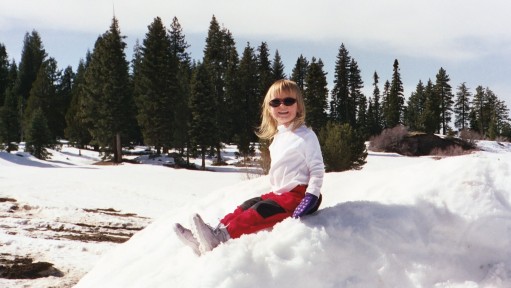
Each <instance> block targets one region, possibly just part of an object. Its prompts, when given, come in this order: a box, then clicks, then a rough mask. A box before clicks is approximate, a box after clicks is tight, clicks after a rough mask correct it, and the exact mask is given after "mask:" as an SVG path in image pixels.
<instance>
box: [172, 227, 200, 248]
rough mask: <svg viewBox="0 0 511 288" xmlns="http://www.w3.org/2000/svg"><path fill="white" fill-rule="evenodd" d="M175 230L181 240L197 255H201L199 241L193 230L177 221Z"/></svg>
mask: <svg viewBox="0 0 511 288" xmlns="http://www.w3.org/2000/svg"><path fill="white" fill-rule="evenodd" d="M174 232H176V235H177V238H179V240H181V242H183V243H184V244H185V245H186V246H189V247H191V248H192V249H193V252H195V254H197V256H200V254H201V253H200V249H199V241H197V239H195V237H194V236H193V233H192V231H190V230H189V229H186V228H185V227H183V225H181V224H179V223H176V224H175V225H174Z"/></svg>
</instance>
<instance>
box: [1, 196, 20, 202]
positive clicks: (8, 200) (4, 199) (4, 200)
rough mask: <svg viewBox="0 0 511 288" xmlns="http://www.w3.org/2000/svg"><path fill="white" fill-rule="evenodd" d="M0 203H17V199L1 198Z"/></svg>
mask: <svg viewBox="0 0 511 288" xmlns="http://www.w3.org/2000/svg"><path fill="white" fill-rule="evenodd" d="M0 202H17V201H16V199H12V198H4V197H0Z"/></svg>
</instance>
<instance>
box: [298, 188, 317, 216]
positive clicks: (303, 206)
mask: <svg viewBox="0 0 511 288" xmlns="http://www.w3.org/2000/svg"><path fill="white" fill-rule="evenodd" d="M316 202H318V196H316V195H313V194H310V193H305V197H303V199H302V202H300V204H299V205H298V207H296V209H295V211H294V212H293V218H300V217H302V216H303V215H307V213H308V212H309V211H310V210H311V209H312V208H313V207H314V205H316Z"/></svg>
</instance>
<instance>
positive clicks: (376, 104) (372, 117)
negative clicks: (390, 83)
mask: <svg viewBox="0 0 511 288" xmlns="http://www.w3.org/2000/svg"><path fill="white" fill-rule="evenodd" d="M379 79H380V77H379V76H378V73H376V71H375V72H374V74H373V97H372V98H370V99H369V107H368V108H367V118H368V121H369V122H368V125H369V134H370V135H371V136H373V135H379V134H380V133H381V131H382V130H383V120H382V105H381V103H380V88H379V87H378V81H379Z"/></svg>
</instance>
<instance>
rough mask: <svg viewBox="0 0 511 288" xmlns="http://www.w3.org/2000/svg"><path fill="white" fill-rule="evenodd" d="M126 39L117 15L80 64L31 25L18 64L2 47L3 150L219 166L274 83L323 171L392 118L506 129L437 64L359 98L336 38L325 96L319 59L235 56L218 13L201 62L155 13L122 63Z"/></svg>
mask: <svg viewBox="0 0 511 288" xmlns="http://www.w3.org/2000/svg"><path fill="white" fill-rule="evenodd" d="M124 39H125V37H124V36H123V35H122V34H121V31H120V28H119V23H118V21H117V19H116V18H113V20H112V24H111V26H110V28H109V29H108V30H107V31H106V32H105V33H103V34H102V35H100V36H99V37H98V39H97V41H96V43H95V45H94V49H93V51H92V52H88V53H87V55H86V56H85V58H84V59H81V60H80V63H79V65H78V67H77V69H76V71H73V69H72V67H67V68H65V69H63V70H62V69H59V68H58V66H57V62H56V60H55V59H54V58H52V57H49V56H48V55H47V53H46V51H45V50H44V47H43V43H42V40H41V38H40V36H39V34H38V33H37V31H35V30H34V31H32V32H31V33H27V34H26V35H25V39H24V43H23V51H22V55H21V60H20V62H19V63H15V61H14V60H13V61H9V60H8V55H7V51H6V47H5V46H4V45H3V44H1V43H0V105H1V107H0V143H5V144H4V145H5V146H6V147H5V148H6V149H7V150H11V149H14V147H12V145H13V143H17V142H20V141H26V146H27V148H28V149H29V150H30V151H32V153H34V155H36V156H37V157H40V158H44V157H45V149H44V148H45V147H47V146H48V145H51V144H53V143H54V142H55V141H56V139H68V140H69V141H71V142H72V143H74V144H75V145H77V146H85V145H92V146H94V147H95V148H96V149H99V150H101V151H102V152H103V153H104V157H105V158H108V157H110V156H111V155H113V159H114V160H115V161H118V162H119V161H121V157H122V155H121V154H122V153H121V151H122V150H121V147H126V146H129V145H133V144H142V143H143V144H145V145H150V146H154V147H155V149H156V150H157V151H158V153H163V152H167V151H168V150H169V149H171V148H173V149H176V150H178V151H180V153H182V154H183V155H185V153H186V155H188V152H194V153H197V152H198V153H200V154H201V155H202V158H203V159H204V158H205V156H206V154H207V153H212V152H211V151H214V153H215V155H216V157H217V161H221V153H220V151H221V143H235V144H237V146H238V148H239V151H240V153H241V154H244V155H247V154H249V153H250V152H251V151H253V149H254V147H252V146H251V145H253V144H251V143H255V142H257V141H258V139H257V137H256V136H255V134H254V130H255V129H256V127H257V126H258V125H259V121H260V119H259V117H260V109H261V101H262V99H263V97H264V95H265V93H266V90H267V89H268V87H269V86H270V85H271V84H272V83H273V82H274V81H275V80H278V79H282V78H289V79H291V80H293V81H295V82H297V83H298V84H299V85H300V87H301V88H302V91H303V93H304V97H305V103H306V111H307V123H308V125H309V126H311V127H312V128H313V129H314V130H315V131H316V132H317V133H318V135H320V141H321V144H322V146H323V147H322V149H323V151H324V154H325V162H327V167H328V168H329V169H330V170H342V169H347V168H350V167H353V166H355V167H356V166H358V165H361V164H363V163H364V159H365V154H364V153H365V152H364V149H363V147H364V146H363V142H364V140H367V139H369V137H371V136H373V135H378V134H379V133H380V132H381V131H382V130H383V129H385V128H392V127H394V126H396V125H406V126H408V127H409V129H411V130H417V131H424V132H427V133H440V132H441V133H443V134H449V133H452V132H451V131H453V128H452V127H450V125H451V123H452V122H453V120H454V124H455V128H457V129H459V130H461V129H472V130H474V131H477V132H478V133H480V134H481V135H483V137H488V138H491V139H494V138H496V137H501V136H505V137H510V136H511V129H510V124H509V110H508V108H507V107H506V105H505V104H504V102H503V101H501V100H499V99H498V97H497V96H496V95H495V94H494V93H493V92H492V91H491V90H490V88H483V87H482V86H479V87H477V88H476V89H475V93H472V92H470V89H469V88H468V87H466V85H465V83H462V84H460V85H459V86H458V87H457V88H456V91H455V92H454V91H453V89H452V87H451V84H450V79H449V76H448V74H447V72H446V71H445V70H444V69H443V68H440V70H439V72H438V74H437V75H436V79H435V80H434V81H432V80H431V79H429V80H428V82H427V84H423V82H422V81H419V83H418V84H417V89H416V91H414V92H413V93H412V94H411V95H410V97H409V98H408V101H407V102H406V103H405V97H404V91H403V84H402V81H401V76H400V71H399V62H398V60H395V62H394V65H393V74H392V79H390V80H387V81H386V82H385V83H384V84H383V86H382V87H380V79H379V76H378V74H377V73H376V72H374V76H373V79H372V87H373V92H372V95H370V96H369V97H367V96H366V95H364V94H363V93H362V89H363V87H364V82H363V80H362V77H361V71H360V69H359V67H358V64H357V61H356V60H355V59H354V58H353V57H351V56H350V55H349V51H348V50H347V49H346V47H345V46H344V44H342V45H341V46H340V48H339V51H338V55H337V58H336V63H335V72H334V83H333V84H334V85H333V89H332V90H331V91H329V89H328V83H327V79H326V74H327V73H326V72H325V71H324V64H323V62H322V60H321V59H317V58H315V57H312V58H311V59H310V60H308V59H307V58H306V57H304V56H303V55H300V56H299V57H298V59H297V61H296V63H295V66H294V68H293V69H292V74H291V75H286V74H285V73H284V65H283V63H282V60H281V56H280V54H279V52H278V50H276V51H275V53H274V55H273V57H272V56H271V55H270V49H269V47H268V44H267V43H266V42H262V43H261V44H260V45H259V46H257V47H252V46H251V44H250V43H247V45H246V46H245V48H244V49H243V51H242V53H241V55H239V54H238V51H237V50H236V42H235V40H234V37H233V35H232V34H231V32H230V31H229V30H228V29H227V28H225V27H221V26H220V25H219V23H218V21H217V19H216V18H215V16H213V17H212V20H211V22H210V26H209V30H208V35H207V37H206V41H205V47H204V50H203V51H204V55H203V58H202V59H200V60H193V59H191V56H190V54H189V53H188V49H189V45H188V44H187V41H186V37H185V35H184V34H183V30H182V27H181V25H180V24H179V21H178V19H177V18H174V19H173V21H172V23H171V24H170V26H169V28H167V27H166V26H165V25H164V23H163V22H162V20H161V19H160V18H159V17H157V18H155V19H154V21H153V22H152V23H151V24H150V25H149V26H148V30H147V33H146V34H145V38H144V39H143V40H142V42H141V43H140V42H138V41H137V43H136V45H135V47H134V51H133V52H134V53H133V59H131V61H130V62H129V61H128V60H127V59H126V54H125V49H126V43H125V42H124ZM381 88H382V90H380V89H381ZM453 116H454V118H453ZM267 144H268V143H263V147H265V145H267ZM347 151H349V152H347ZM339 155H341V156H342V157H341V158H342V159H350V160H349V161H348V162H349V163H348V164H347V166H346V165H344V164H343V165H341V166H342V167H341V168H339V167H337V166H338V165H339V164H338V162H339V161H341V160H339ZM341 162H342V161H341ZM336 163H337V164H336Z"/></svg>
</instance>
